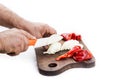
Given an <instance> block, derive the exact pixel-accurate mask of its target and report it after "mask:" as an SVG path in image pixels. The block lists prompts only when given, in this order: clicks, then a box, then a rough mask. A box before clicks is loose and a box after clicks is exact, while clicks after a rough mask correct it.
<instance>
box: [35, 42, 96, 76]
mask: <svg viewBox="0 0 120 80" xmlns="http://www.w3.org/2000/svg"><path fill="white" fill-rule="evenodd" d="M80 43H81V44H83V45H84V48H83V49H88V48H87V47H86V45H85V44H84V43H83V41H80ZM35 51H36V59H37V65H38V70H39V72H40V73H41V74H43V75H46V76H53V75H58V74H60V73H62V72H64V71H66V70H68V69H71V68H91V67H93V66H95V58H94V57H93V58H92V59H90V60H87V61H83V62H76V61H74V60H73V59H72V58H67V59H63V60H60V61H56V60H55V58H57V57H58V56H60V55H61V54H64V53H65V52H67V51H61V52H57V53H56V54H43V52H44V51H45V49H44V48H43V47H40V48H36V49H35Z"/></svg>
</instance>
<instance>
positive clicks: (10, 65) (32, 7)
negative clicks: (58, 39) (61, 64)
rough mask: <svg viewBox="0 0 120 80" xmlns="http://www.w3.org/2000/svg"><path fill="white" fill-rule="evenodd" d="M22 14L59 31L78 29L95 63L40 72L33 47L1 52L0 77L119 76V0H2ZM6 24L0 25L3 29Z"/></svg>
mask: <svg viewBox="0 0 120 80" xmlns="http://www.w3.org/2000/svg"><path fill="white" fill-rule="evenodd" d="M0 3H2V4H4V5H5V6H6V7H8V8H9V9H11V10H12V11H14V12H15V13H17V14H18V15H19V16H21V17H23V18H25V19H27V20H30V21H34V22H44V23H47V24H49V25H51V26H52V27H54V28H55V29H56V30H57V32H58V33H59V34H60V33H64V32H76V33H79V34H81V35H82V37H83V41H84V42H85V44H86V45H87V46H88V48H89V49H90V50H91V52H92V53H93V55H94V56H95V58H96V66H95V67H93V68H89V69H83V68H77V69H76V68H74V69H70V70H67V71H65V72H63V73H62V74H60V75H57V76H50V77H48V76H43V75H41V74H39V72H38V69H37V65H36V56H35V51H34V48H33V47H30V48H29V49H28V50H27V51H26V52H24V53H21V54H20V55H18V56H15V57H10V56H8V55H4V54H0V80H56V79H57V80H69V79H71V80H98V79H99V80H103V79H104V80H109V79H110V80H119V79H120V77H119V74H120V49H119V48H120V35H119V34H120V29H119V27H120V1H119V0H99V1H98V0H0ZM3 30H5V28H2V27H0V31H3Z"/></svg>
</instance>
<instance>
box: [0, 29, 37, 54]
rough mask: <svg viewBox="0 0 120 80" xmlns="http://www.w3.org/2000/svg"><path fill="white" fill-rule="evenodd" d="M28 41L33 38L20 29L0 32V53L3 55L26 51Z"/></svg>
mask: <svg viewBox="0 0 120 80" xmlns="http://www.w3.org/2000/svg"><path fill="white" fill-rule="evenodd" d="M29 39H35V37H34V36H32V35H31V34H29V33H28V32H26V31H24V30H21V29H16V28H14V29H10V30H6V31H3V32H0V51H2V52H3V51H4V53H9V54H10V53H13V52H14V53H15V54H16V55H18V54H19V53H20V52H23V51H25V50H27V48H28V46H29V45H28V44H29Z"/></svg>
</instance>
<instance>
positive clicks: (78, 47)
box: [56, 46, 81, 60]
mask: <svg viewBox="0 0 120 80" xmlns="http://www.w3.org/2000/svg"><path fill="white" fill-rule="evenodd" d="M80 50H81V47H80V46H75V47H73V48H72V49H71V50H70V51H68V52H67V53H65V54H63V55H61V56H58V57H57V58H56V60H60V59H64V58H69V57H72V56H73V55H74V54H75V53H76V52H78V51H80Z"/></svg>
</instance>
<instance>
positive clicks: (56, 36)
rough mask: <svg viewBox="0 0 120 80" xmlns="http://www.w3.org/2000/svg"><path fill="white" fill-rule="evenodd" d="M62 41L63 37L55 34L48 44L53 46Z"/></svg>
mask: <svg viewBox="0 0 120 80" xmlns="http://www.w3.org/2000/svg"><path fill="white" fill-rule="evenodd" d="M62 39H63V37H62V36H60V35H58V34H53V35H51V36H50V37H49V38H48V41H47V43H48V44H52V43H55V42H58V41H60V40H62Z"/></svg>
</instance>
